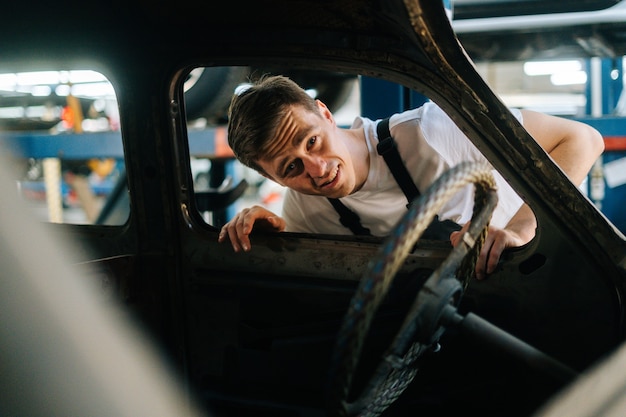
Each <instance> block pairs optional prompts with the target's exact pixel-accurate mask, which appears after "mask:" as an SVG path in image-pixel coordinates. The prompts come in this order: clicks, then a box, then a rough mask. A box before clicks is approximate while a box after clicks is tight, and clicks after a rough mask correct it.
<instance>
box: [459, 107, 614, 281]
mask: <svg viewBox="0 0 626 417" xmlns="http://www.w3.org/2000/svg"><path fill="white" fill-rule="evenodd" d="M522 115H523V121H524V122H523V123H524V127H525V128H526V130H527V131H528V133H530V135H531V136H532V137H533V138H534V139H535V140H536V141H537V143H538V144H539V145H540V146H541V147H542V148H543V149H544V150H545V151H546V152H547V153H548V154H549V155H550V157H552V159H553V160H554V162H555V163H556V164H557V165H558V166H559V167H560V168H561V169H562V170H563V172H564V173H565V174H566V175H567V176H568V177H569V179H570V180H571V181H572V182H573V183H574V184H576V185H577V186H579V185H580V184H581V183H582V182H583V180H584V179H585V178H586V176H587V174H588V172H589V170H590V169H591V167H592V165H593V163H594V162H595V161H596V159H597V158H598V157H599V156H600V154H601V153H602V151H603V150H604V140H603V139H602V136H601V135H600V133H599V132H598V131H597V130H595V129H594V128H592V127H591V126H589V125H586V124H584V123H580V122H577V121H574V120H568V119H563V118H560V117H555V116H549V115H546V114H542V113H537V112H533V111H529V110H522ZM466 228H467V227H464V228H463V230H462V231H461V232H454V233H453V234H452V235H451V236H450V240H451V242H452V244H453V245H456V244H457V243H458V241H459V240H460V236H461V233H462V232H464V231H465V230H466ZM536 228H537V220H536V219H535V215H534V214H533V212H532V210H531V209H530V207H528V205H526V204H523V205H522V207H521V208H520V209H519V210H518V212H517V213H516V214H515V215H514V216H513V217H512V218H511V220H510V221H509V223H508V224H507V225H506V226H505V227H504V229H497V228H495V227H490V228H489V234H488V236H487V239H486V241H485V245H484V246H483V248H482V250H481V253H480V255H479V257H478V261H477V264H476V278H478V279H482V278H484V277H485V276H486V275H487V274H490V273H492V272H493V271H494V270H495V268H496V266H497V265H498V261H499V260H500V256H501V255H502V251H503V250H504V249H506V248H510V247H518V246H522V245H524V244H526V243H528V242H530V240H531V239H532V238H533V237H534V236H535V229H536Z"/></svg>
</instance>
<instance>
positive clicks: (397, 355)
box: [328, 162, 497, 416]
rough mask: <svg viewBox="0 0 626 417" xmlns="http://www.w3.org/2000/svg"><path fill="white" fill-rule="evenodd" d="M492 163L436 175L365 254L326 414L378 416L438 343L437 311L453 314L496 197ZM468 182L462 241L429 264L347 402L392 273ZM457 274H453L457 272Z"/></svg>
mask: <svg viewBox="0 0 626 417" xmlns="http://www.w3.org/2000/svg"><path fill="white" fill-rule="evenodd" d="M491 170H492V168H491V167H490V166H489V165H488V164H486V163H477V162H464V163H461V164H459V165H457V166H456V167H454V168H452V169H450V170H449V171H447V172H446V173H444V174H443V175H442V176H441V177H440V178H438V179H437V180H436V181H435V182H434V183H433V184H432V185H431V186H430V187H429V188H428V190H427V191H426V192H425V193H424V194H422V195H421V196H420V197H419V198H417V199H416V200H415V201H413V202H412V203H411V205H410V206H409V210H408V211H407V213H406V214H405V215H404V216H403V218H402V219H401V220H400V221H399V222H398V224H397V225H396V226H395V229H394V230H393V232H392V233H391V234H390V236H389V237H388V238H387V239H386V240H385V241H384V243H383V245H382V246H381V247H380V249H379V251H378V253H377V255H376V256H375V257H374V258H373V259H372V261H371V262H370V264H369V266H368V269H367V271H366V273H365V275H364V277H363V278H362V280H361V281H360V284H359V287H358V288H357V291H356V293H355V295H354V296H353V298H352V300H351V302H350V305H349V308H348V312H347V313H346V316H345V317H344V320H343V323H342V326H341V328H340V331H339V336H338V338H337V342H336V344H335V350H334V352H333V357H332V362H331V372H330V386H329V403H328V406H329V408H328V410H329V415H331V416H352V415H359V416H377V415H379V414H380V413H382V412H383V411H384V410H385V409H386V408H387V407H388V406H389V405H391V403H393V402H394V401H395V400H396V399H397V398H398V397H399V396H400V394H401V393H402V392H403V391H404V389H405V388H406V387H407V386H408V385H409V383H410V382H411V381H412V380H413V378H414V376H415V374H416V372H417V369H416V367H415V366H414V364H415V361H416V360H417V359H418V358H419V357H420V356H421V355H422V354H424V353H425V352H427V351H430V350H433V349H436V348H437V346H438V344H437V342H438V340H439V338H440V337H441V335H442V334H443V331H444V327H443V326H442V325H440V322H441V319H442V317H443V316H446V315H448V316H449V315H450V314H454V313H455V312H456V309H455V308H452V309H450V306H456V305H458V303H459V301H460V299H461V296H462V293H463V290H464V287H465V286H466V285H467V283H468V281H469V279H470V278H471V277H472V276H473V274H474V268H475V264H476V259H477V257H478V254H479V253H480V249H481V248H482V245H483V242H484V238H485V236H486V234H487V228H488V226H489V221H490V219H491V215H492V214H493V210H494V209H495V206H496V204H497V194H496V185H495V180H494V177H493V174H492V172H491ZM468 184H474V189H475V193H474V196H475V197H474V210H473V214H472V219H471V223H470V227H469V228H468V230H467V232H466V233H465V234H464V236H463V237H462V243H461V244H458V245H457V246H456V247H454V248H453V249H452V250H451V251H450V253H449V255H448V257H447V258H446V259H445V260H444V261H443V263H442V264H441V265H440V266H439V268H437V270H435V271H434V272H433V273H432V274H431V275H430V277H429V278H428V280H427V281H426V283H425V284H424V286H423V287H422V289H421V290H420V291H419V293H418V296H417V298H416V300H415V302H414V303H413V305H412V306H411V308H410V309H409V312H408V313H407V316H406V318H405V320H404V322H403V324H402V326H401V327H400V330H399V331H398V333H397V334H396V336H395V338H394V340H393V341H392V343H391V345H390V348H389V349H388V354H387V356H386V357H385V358H384V360H382V361H381V362H380V363H379V364H378V366H377V368H376V370H375V371H374V373H373V376H372V377H371V378H370V380H369V382H368V384H367V385H366V388H365V389H364V390H363V391H362V392H360V393H359V394H358V395H357V396H356V399H355V400H354V401H352V402H348V396H349V394H350V393H351V387H352V380H353V375H354V373H355V371H356V369H357V366H358V361H359V356H360V353H361V350H362V347H363V342H364V340H365V338H366V336H367V333H368V331H369V328H370V324H371V322H372V319H373V317H374V313H375V312H376V311H377V309H378V307H379V305H380V303H381V302H382V300H383V299H384V297H385V295H386V293H387V291H388V289H389V287H390V285H391V283H392V281H393V278H394V276H395V275H396V273H397V272H398V270H399V269H400V267H401V265H402V263H403V262H404V260H405V259H406V257H407V256H408V254H409V253H410V251H411V249H412V248H413V246H414V245H415V243H416V242H417V240H418V239H419V238H420V236H421V235H422V233H423V232H424V230H426V228H427V227H428V225H429V224H430V222H431V221H432V220H433V218H434V217H435V215H436V213H437V212H438V211H439V210H440V209H441V207H442V206H443V205H444V204H445V203H446V202H447V201H448V200H449V199H450V198H451V197H452V196H453V195H454V194H455V193H456V192H457V191H459V190H461V189H462V188H463V187H465V186H467V185H468ZM457 277H458V279H457Z"/></svg>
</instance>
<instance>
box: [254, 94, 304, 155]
mask: <svg viewBox="0 0 626 417" xmlns="http://www.w3.org/2000/svg"><path fill="white" fill-rule="evenodd" d="M311 114H312V113H311V112H310V111H306V110H305V109H304V107H302V106H289V107H288V108H287V109H286V110H285V112H284V114H283V116H282V117H281V118H280V121H279V122H278V124H277V126H276V129H275V130H274V134H273V136H272V137H271V138H270V139H269V140H268V141H267V142H266V146H265V148H264V149H263V150H262V157H263V159H269V160H272V159H273V158H275V157H277V156H278V155H280V154H282V153H284V152H285V151H289V150H290V149H291V148H293V147H294V146H296V145H297V144H298V143H300V142H301V141H302V140H304V139H305V138H306V136H307V135H308V134H309V132H310V131H311V130H312V129H313V128H314V126H315V125H314V124H313V120H314V119H313V118H312V117H311Z"/></svg>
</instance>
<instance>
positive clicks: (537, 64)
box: [524, 60, 583, 76]
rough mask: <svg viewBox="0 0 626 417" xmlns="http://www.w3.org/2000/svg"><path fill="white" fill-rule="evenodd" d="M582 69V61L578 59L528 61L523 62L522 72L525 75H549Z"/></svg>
mask: <svg viewBox="0 0 626 417" xmlns="http://www.w3.org/2000/svg"><path fill="white" fill-rule="evenodd" d="M582 69H583V67H582V63H581V62H580V61H578V60H570V61H528V62H525V63H524V73H525V74H526V75H530V76H535V75H551V74H556V73H560V72H574V71H581V70H582Z"/></svg>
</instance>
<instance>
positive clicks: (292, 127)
mask: <svg viewBox="0 0 626 417" xmlns="http://www.w3.org/2000/svg"><path fill="white" fill-rule="evenodd" d="M317 103H318V106H319V108H320V113H321V114H317V113H313V112H310V111H306V110H305V109H304V108H303V107H302V106H292V107H291V108H290V109H289V111H288V112H287V116H286V117H285V118H284V119H283V120H282V121H281V123H280V125H279V127H278V129H277V133H276V137H275V138H274V140H273V142H272V144H271V145H270V148H269V149H268V152H267V153H266V156H264V158H263V159H260V160H259V161H258V163H259V165H260V166H261V168H263V170H265V173H266V174H267V176H268V177H269V178H270V179H272V180H274V181H276V182H278V183H279V184H281V185H284V186H286V187H289V188H291V189H293V190H295V191H298V192H301V193H303V194H311V195H320V196H325V197H331V198H339V197H345V196H347V195H349V194H351V193H352V192H354V191H356V190H357V189H358V188H360V186H361V185H362V183H363V182H364V180H365V179H362V180H361V179H358V178H357V172H362V170H361V169H358V170H357V168H358V167H355V164H359V163H360V164H363V163H367V162H366V161H360V162H359V161H355V160H353V158H352V156H353V155H352V153H351V152H350V145H348V144H347V141H346V140H342V138H341V137H340V135H339V134H340V129H339V128H338V127H337V125H336V124H335V121H334V119H333V116H332V114H331V113H330V111H329V110H328V108H327V107H326V106H325V105H324V104H323V103H322V102H320V101H318V102H317ZM355 159H356V158H355Z"/></svg>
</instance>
